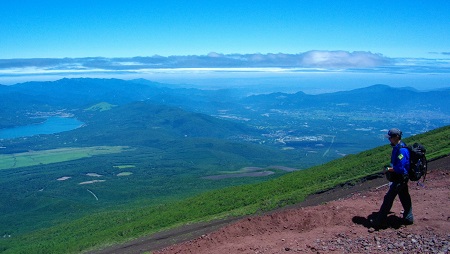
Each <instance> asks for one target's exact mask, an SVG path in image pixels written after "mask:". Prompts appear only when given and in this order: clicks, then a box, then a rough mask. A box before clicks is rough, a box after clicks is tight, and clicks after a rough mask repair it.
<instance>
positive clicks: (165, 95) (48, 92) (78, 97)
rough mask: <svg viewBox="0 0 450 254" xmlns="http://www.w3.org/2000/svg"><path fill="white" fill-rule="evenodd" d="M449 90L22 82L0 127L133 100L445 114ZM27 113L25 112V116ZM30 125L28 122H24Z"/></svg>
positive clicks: (209, 110) (7, 97)
mask: <svg viewBox="0 0 450 254" xmlns="http://www.w3.org/2000/svg"><path fill="white" fill-rule="evenodd" d="M449 98H450V88H449V89H446V90H439V91H427V92H423V91H417V90H414V89H411V88H393V87H389V86H386V85H373V86H370V87H366V88H360V89H355V90H350V91H344V92H335V93H327V94H318V95H309V94H305V93H303V92H297V93H295V94H287V93H271V94H260V95H252V96H245V95H243V94H242V93H240V90H239V89H231V88H230V89H221V90H200V89H193V88H192V89H188V88H170V85H165V84H161V83H156V82H151V81H148V80H142V79H138V80H131V81H125V80H119V79H90V78H80V79H61V80H57V81H53V82H27V83H21V84H17V85H12V86H0V114H1V115H2V120H0V128H5V127H8V126H14V125H19V124H20V121H19V122H18V121H16V120H15V119H18V118H19V119H21V121H23V123H22V124H26V123H27V120H26V117H24V115H26V114H27V112H28V111H37V110H40V111H49V110H61V109H74V108H81V107H89V106H92V105H94V104H97V103H99V102H107V103H110V104H113V105H124V104H127V103H131V102H135V101H151V102H152V103H155V104H161V105H169V106H177V107H181V108H183V109H185V110H188V111H193V112H200V113H205V114H210V115H215V114H217V113H218V111H220V110H222V111H223V110H231V111H236V112H245V110H243V108H245V107H247V108H248V107H252V108H258V109H266V110H267V109H271V108H278V109H286V110H289V109H299V108H312V107H314V108H317V107H323V108H327V107H329V108H333V107H336V106H340V107H341V108H342V107H343V106H344V107H346V108H347V109H348V110H354V109H359V108H362V107H368V106H370V107H376V108H379V109H386V110H394V109H403V108H408V109H424V108H425V109H430V110H434V111H439V112H443V113H445V114H449V113H450V107H448V102H449V100H450V99H449ZM28 113H29V112H28ZM28 121H30V120H28Z"/></svg>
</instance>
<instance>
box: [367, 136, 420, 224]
mask: <svg viewBox="0 0 450 254" xmlns="http://www.w3.org/2000/svg"><path fill="white" fill-rule="evenodd" d="M386 137H387V138H389V141H390V143H391V146H392V154H391V164H390V166H389V167H387V168H386V176H387V178H388V180H389V190H388V192H387V193H386V195H385V196H384V199H383V204H382V205H381V207H380V211H379V212H378V215H377V217H375V218H374V219H373V220H371V223H372V225H373V226H374V227H375V228H381V227H385V226H386V221H387V215H388V213H389V212H390V210H391V208H392V204H393V203H394V199H395V197H396V196H397V195H398V197H399V198H400V202H401V203H402V206H403V223H404V224H407V225H411V224H413V222H414V217H413V214H412V203H411V196H410V195H409V190H408V180H409V177H408V169H409V166H410V165H409V156H410V154H409V151H408V149H407V148H406V145H405V143H403V141H402V132H401V131H400V130H399V129H397V128H392V129H390V130H389V131H388V134H387V135H386Z"/></svg>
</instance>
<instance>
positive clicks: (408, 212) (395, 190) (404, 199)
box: [378, 181, 414, 223]
mask: <svg viewBox="0 0 450 254" xmlns="http://www.w3.org/2000/svg"><path fill="white" fill-rule="evenodd" d="M397 195H398V197H399V198H400V202H401V203H402V206H403V210H404V212H403V219H405V220H406V221H407V222H409V223H412V222H413V221H414V217H413V214H412V203H411V196H410V195H409V191H408V181H403V182H393V183H391V185H390V187H389V190H388V192H387V193H386V195H384V200H383V204H382V205H381V207H380V212H379V215H378V216H379V217H378V219H379V221H385V220H386V219H387V215H388V213H389V212H390V211H391V208H392V204H393V203H394V199H395V197H396V196H397Z"/></svg>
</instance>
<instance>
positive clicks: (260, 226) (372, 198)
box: [97, 156, 450, 254]
mask: <svg viewBox="0 0 450 254" xmlns="http://www.w3.org/2000/svg"><path fill="white" fill-rule="evenodd" d="M386 183H387V181H386V180H385V179H384V178H375V179H371V180H367V181H364V182H362V183H360V184H357V185H355V186H342V187H339V188H335V189H332V190H329V191H326V192H323V193H320V194H316V195H313V196H311V197H309V198H308V199H307V200H306V201H305V202H302V203H301V204H298V205H296V206H293V207H289V208H284V209H281V210H278V211H274V212H271V213H267V214H264V215H258V216H251V217H245V218H240V219H230V220H224V221H218V222H213V223H210V224H196V225H190V226H186V227H183V228H179V229H176V230H172V231H167V232H163V233H160V234H157V235H154V236H151V237H147V238H143V239H138V240H136V241H134V242H132V243H128V244H126V245H121V246H113V247H111V248H108V249H105V250H103V251H100V252H97V253H144V252H146V251H148V252H151V251H153V253H159V254H163V253H164V254H169V253H198V254H202V253H385V252H387V251H391V252H395V253H399V252H404V253H448V251H449V248H450V234H449V232H450V206H449V205H448V204H449V201H450V156H447V157H445V158H442V159H439V160H436V161H432V162H430V163H429V174H428V175H427V179H426V182H425V187H421V186H417V185H416V182H410V183H409V184H410V193H411V197H412V199H413V210H414V216H415V223H414V224H413V225H410V226H403V225H401V224H400V223H399V218H401V217H402V216H401V210H402V207H401V204H400V201H399V200H398V198H397V199H396V201H395V202H394V206H393V208H392V210H391V214H390V215H389V227H388V228H387V229H382V230H379V231H373V230H372V229H370V226H369V225H370V224H369V221H368V216H370V215H371V214H372V213H374V212H376V211H378V209H379V207H380V205H381V202H382V199H383V196H384V194H385V192H386V191H387V188H388V186H387V185H386Z"/></svg>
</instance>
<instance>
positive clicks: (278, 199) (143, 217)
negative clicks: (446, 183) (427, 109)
mask: <svg viewBox="0 0 450 254" xmlns="http://www.w3.org/2000/svg"><path fill="white" fill-rule="evenodd" d="M404 141H405V142H406V143H407V144H412V143H414V142H420V143H422V144H424V145H425V146H426V147H427V152H428V155H427V157H428V159H432V158H437V157H441V156H445V155H448V154H450V126H446V127H443V128H439V129H436V130H433V131H430V132H427V133H424V134H420V135H417V136H413V137H410V138H408V139H405V140H404ZM390 151H391V148H390V147H389V146H388V145H385V146H381V147H377V148H375V149H371V150H367V151H364V152H361V153H358V154H354V155H348V156H345V157H343V158H341V159H337V160H334V161H331V162H328V163H326V164H323V165H319V166H315V167H312V168H309V169H305V170H301V171H295V172H292V173H288V174H285V175H283V176H281V177H279V178H276V179H273V180H270V181H267V182H263V183H257V184H250V185H243V186H234V187H228V188H225V189H220V190H215V191H209V192H206V193H202V194H199V195H197V196H194V197H191V198H188V199H185V200H183V201H178V202H173V203H168V204H164V205H155V206H149V207H145V208H137V209H130V210H120V211H119V210H115V211H110V212H102V213H96V214H92V215H88V216H85V217H83V218H81V219H77V220H75V221H72V222H70V223H65V224H61V225H57V226H54V227H52V228H49V229H44V230H39V231H36V232H34V233H30V234H26V235H23V236H20V237H18V238H15V239H12V238H11V239H7V238H4V239H0V252H2V251H3V252H4V253H46V254H47V253H79V252H83V251H86V250H89V249H95V248H100V247H102V246H106V245H109V244H114V243H119V242H125V241H128V240H130V239H134V238H137V237H140V236H144V235H149V234H152V233H155V232H158V231H161V230H164V229H168V228H173V227H176V226H180V225H183V224H187V223H192V222H198V221H208V220H213V219H218V218H226V217H230V216H239V215H249V214H255V213H258V212H263V211H269V210H272V209H276V208H279V207H283V206H286V205H290V204H295V203H298V202H301V201H303V200H304V199H305V197H307V196H308V195H310V194H313V193H316V192H318V191H322V190H325V189H328V188H332V187H334V186H337V185H340V184H344V183H348V182H356V181H357V180H358V179H361V178H363V177H365V176H368V175H372V174H376V173H379V172H380V170H381V168H382V166H383V165H385V164H386V163H387V162H389V159H390ZM431 170H432V169H431Z"/></svg>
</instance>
